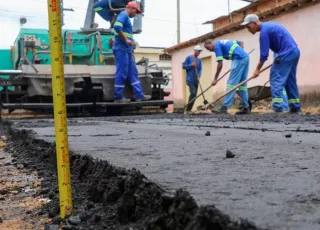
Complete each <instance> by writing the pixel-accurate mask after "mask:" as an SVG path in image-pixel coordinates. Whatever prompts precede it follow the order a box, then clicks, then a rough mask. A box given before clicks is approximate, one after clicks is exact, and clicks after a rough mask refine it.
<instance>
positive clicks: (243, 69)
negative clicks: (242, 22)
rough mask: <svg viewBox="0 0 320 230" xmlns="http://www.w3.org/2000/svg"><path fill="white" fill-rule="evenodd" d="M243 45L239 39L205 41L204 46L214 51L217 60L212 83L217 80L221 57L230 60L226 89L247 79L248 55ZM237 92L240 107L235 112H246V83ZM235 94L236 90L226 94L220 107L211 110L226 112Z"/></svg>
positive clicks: (247, 104)
mask: <svg viewBox="0 0 320 230" xmlns="http://www.w3.org/2000/svg"><path fill="white" fill-rule="evenodd" d="M243 47H244V43H243V42H241V41H231V40H218V41H216V42H215V43H214V44H212V42H211V41H210V40H207V41H206V42H205V48H206V49H207V50H209V51H212V52H215V54H216V60H217V62H218V65H217V71H216V74H215V76H214V80H213V82H212V85H216V84H217V80H218V77H219V74H220V72H221V69H222V66H223V64H222V62H223V59H226V60H232V66H231V73H230V77H229V79H228V82H227V91H228V90H230V89H231V88H233V87H234V86H236V85H238V84H239V83H240V82H242V81H245V80H246V79H247V75H248V71H249V55H248V54H247V53H246V52H245V51H244V49H243ZM239 93H240V97H241V102H242V109H241V110H240V111H238V112H237V113H236V114H248V113H249V112H250V110H249V102H248V100H249V99H248V89H247V84H244V85H242V86H240V87H239ZM235 94H236V91H233V92H231V93H229V94H228V95H226V96H225V97H224V99H223V104H222V106H221V107H220V109H219V110H214V111H212V112H217V113H227V112H228V108H229V107H230V106H232V103H233V100H234V97H235Z"/></svg>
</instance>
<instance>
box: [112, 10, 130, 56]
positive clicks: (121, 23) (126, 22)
mask: <svg viewBox="0 0 320 230" xmlns="http://www.w3.org/2000/svg"><path fill="white" fill-rule="evenodd" d="M120 31H122V32H123V33H124V35H125V36H126V37H127V38H128V39H130V40H131V41H132V42H133V41H134V40H133V32H132V23H131V21H130V17H129V15H128V14H127V12H125V11H122V12H121V13H120V14H119V15H118V16H117V20H116V22H115V23H114V26H113V33H114V35H115V39H114V43H113V47H112V49H113V50H114V51H115V50H122V51H125V52H128V53H132V50H133V47H132V46H129V45H128V44H127V43H126V41H125V40H123V38H122V37H120V35H119V32H120Z"/></svg>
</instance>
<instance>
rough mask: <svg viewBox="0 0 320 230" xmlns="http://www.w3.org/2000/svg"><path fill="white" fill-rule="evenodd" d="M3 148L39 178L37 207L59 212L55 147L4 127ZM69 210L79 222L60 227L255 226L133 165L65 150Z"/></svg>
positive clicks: (186, 229) (231, 229)
mask: <svg viewBox="0 0 320 230" xmlns="http://www.w3.org/2000/svg"><path fill="white" fill-rule="evenodd" d="M6 130H7V131H8V133H9V134H10V138H9V142H8V146H7V151H9V152H11V153H14V154H15V155H16V156H17V161H18V162H19V163H23V164H24V165H26V167H27V168H28V169H30V170H36V171H38V174H39V176H41V177H42V178H43V182H42V187H43V190H42V191H41V193H42V194H45V195H46V196H47V197H50V199H52V202H51V203H49V204H47V205H46V206H45V208H44V210H43V211H42V214H43V213H46V214H48V216H49V217H54V216H57V215H58V213H59V202H58V188H57V177H56V156H55V146H54V145H52V144H49V143H47V142H44V141H42V140H36V139H35V138H34V137H33V136H32V133H30V132H27V131H24V130H22V131H18V130H14V129H11V128H10V127H9V126H6ZM70 158H71V174H72V178H71V179H72V191H73V199H74V215H75V216H78V217H79V218H80V220H81V223H77V224H75V225H74V226H71V225H69V226H66V225H68V224H66V223H64V229H86V230H88V229H92V230H93V229H94V230H99V229H117V230H129V229H132V230H135V229H146V230H164V229H168V230H171V229H172V230H173V229H174V230H176V229H179V230H180V229H181V230H202V229H203V230H206V229H208V230H209V229H221V230H222V229H225V230H254V229H260V228H258V227H256V226H255V225H254V224H252V223H250V222H248V221H246V220H233V219H231V218H230V217H229V216H228V215H225V214H223V213H222V212H221V211H219V210H218V209H216V208H215V207H214V206H206V207H199V206H198V205H197V204H196V202H195V200H194V199H193V197H192V196H191V195H190V194H189V193H188V192H187V191H184V190H178V191H176V193H175V195H174V196H169V195H168V194H166V193H165V191H164V190H163V189H162V188H160V187H159V186H158V185H156V184H154V183H152V182H151V181H149V180H148V179H147V178H146V177H145V176H144V175H142V174H141V173H140V172H139V171H138V170H135V169H132V170H125V169H121V168H116V167H114V166H112V165H110V164H109V163H108V162H106V161H99V160H94V159H92V158H91V157H89V156H84V155H77V154H75V153H72V152H71V153H70Z"/></svg>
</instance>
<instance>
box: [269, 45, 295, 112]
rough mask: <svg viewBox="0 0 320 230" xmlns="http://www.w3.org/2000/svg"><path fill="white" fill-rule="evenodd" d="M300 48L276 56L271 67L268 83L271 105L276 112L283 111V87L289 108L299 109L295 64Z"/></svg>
mask: <svg viewBox="0 0 320 230" xmlns="http://www.w3.org/2000/svg"><path fill="white" fill-rule="evenodd" d="M299 59H300V50H299V49H298V48H295V49H293V50H292V51H290V52H289V53H287V54H285V55H284V56H282V57H278V58H277V61H275V62H274V63H273V65H272V67H271V71H270V84H271V95H272V107H273V110H274V111H276V112H281V111H283V105H284V101H283V89H284V88H285V90H286V92H287V97H288V104H289V107H290V109H295V110H298V111H299V110H300V109H301V105H300V99H299V89H298V85H297V77H296V74H297V66H298V62H299Z"/></svg>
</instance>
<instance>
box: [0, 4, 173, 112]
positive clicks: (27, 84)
mask: <svg viewBox="0 0 320 230" xmlns="http://www.w3.org/2000/svg"><path fill="white" fill-rule="evenodd" d="M112 1H113V0H110V1H109V4H110V7H109V8H110V9H111V10H112V11H113V12H114V15H115V16H116V15H117V14H118V13H119V12H121V11H123V10H125V5H126V3H127V2H128V0H123V2H121V0H120V1H119V0H116V4H115V5H112V4H113V2H112ZM95 2H96V0H89V2H88V8H87V14H86V18H85V22H84V26H83V28H81V29H80V30H63V56H64V71H65V93H66V100H67V111H68V112H71V111H72V112H73V113H81V112H83V111H86V112H88V111H102V112H107V113H116V114H119V113H121V112H123V111H124V110H125V109H141V108H145V107H151V106H152V107H154V106H156V107H158V108H161V109H163V110H165V109H166V108H167V106H168V105H169V104H172V103H173V102H172V101H167V100H164V97H166V96H169V93H166V92H164V89H163V86H164V85H167V84H168V81H169V78H168V76H166V75H165V74H164V73H163V71H162V70H159V69H155V68H152V67H149V64H148V59H143V60H141V61H137V68H138V74H139V79H140V82H141V85H142V88H143V91H144V93H145V95H151V96H152V98H151V100H150V101H143V102H135V101H134V94H133V91H132V89H131V87H130V85H129V84H127V85H126V87H125V90H124V95H125V97H126V98H130V99H132V100H131V102H130V103H121V104H119V103H114V102H113V101H114V97H113V91H114V75H115V71H116V66H115V58H114V56H113V53H112V49H111V46H112V39H113V38H114V35H113V33H112V28H109V29H101V28H98V27H97V24H96V23H94V18H95V12H94V10H93V5H94V3H95ZM121 3H122V4H121ZM137 3H138V4H139V5H140V7H141V9H142V11H143V10H144V0H140V1H138V2H137ZM142 17H143V14H141V15H137V16H136V17H135V18H134V22H133V29H134V33H135V34H138V33H141V32H142ZM49 39H50V37H49V31H48V30H46V29H27V28H21V30H20V32H19V34H18V36H17V38H16V40H15V42H14V45H13V46H12V47H11V48H10V49H8V50H0V57H1V60H2V61H1V62H0V77H1V79H0V86H1V92H0V100H1V108H2V109H8V110H9V111H13V110H16V109H25V110H32V111H37V112H45V111H46V112H48V111H49V112H52V111H53V97H52V78H51V56H50V41H49Z"/></svg>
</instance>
